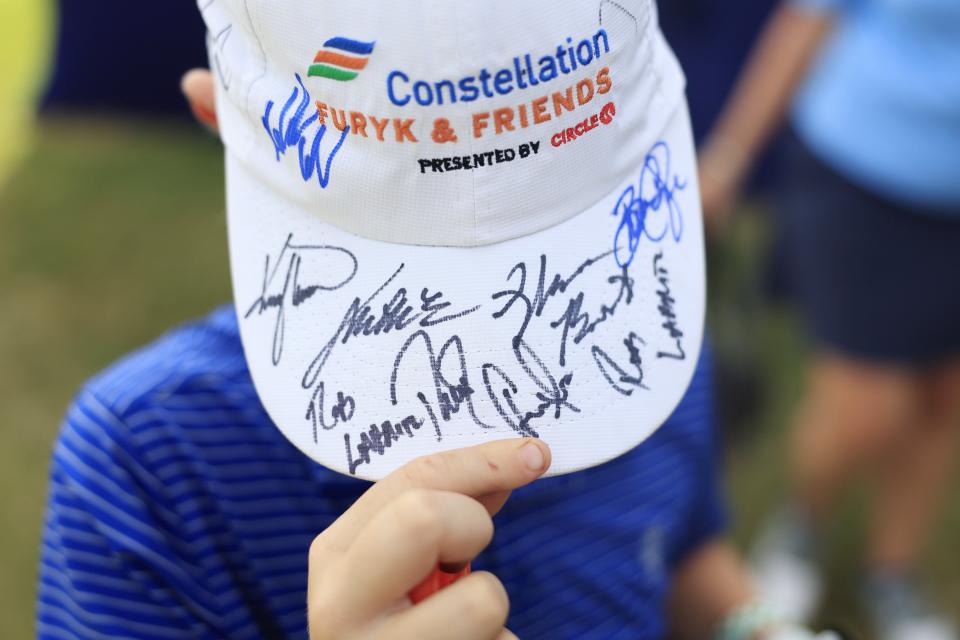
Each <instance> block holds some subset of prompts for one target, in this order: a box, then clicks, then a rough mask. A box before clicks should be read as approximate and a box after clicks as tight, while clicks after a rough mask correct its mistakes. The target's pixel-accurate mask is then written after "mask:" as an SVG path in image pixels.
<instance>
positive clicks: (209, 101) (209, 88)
mask: <svg viewBox="0 0 960 640" xmlns="http://www.w3.org/2000/svg"><path fill="white" fill-rule="evenodd" d="M180 90H181V91H183V95H185V96H186V97H187V102H189V103H190V109H191V110H192V111H193V115H194V117H195V118H196V119H197V120H199V121H200V123H201V124H203V125H206V126H207V127H209V128H210V129H212V130H214V131H216V130H217V109H216V101H215V99H214V91H213V75H212V74H211V73H210V71H209V69H193V70H191V71H188V72H187V73H186V74H184V76H183V79H182V80H181V81H180Z"/></svg>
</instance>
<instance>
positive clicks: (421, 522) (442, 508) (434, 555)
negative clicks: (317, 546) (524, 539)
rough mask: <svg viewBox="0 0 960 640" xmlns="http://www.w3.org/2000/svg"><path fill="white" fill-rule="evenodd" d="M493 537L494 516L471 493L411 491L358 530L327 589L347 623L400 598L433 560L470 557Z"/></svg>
mask: <svg viewBox="0 0 960 640" xmlns="http://www.w3.org/2000/svg"><path fill="white" fill-rule="evenodd" d="M492 537H493V521H492V520H491V519H490V515H489V514H488V513H487V511H486V509H484V508H483V506H482V505H481V504H480V503H479V502H477V501H476V500H474V499H473V498H468V497H467V496H464V495H462V494H459V493H451V492H447V491H430V490H425V489H415V490H410V491H408V492H407V493H405V494H403V495H402V496H400V497H399V498H397V499H396V500H394V501H393V502H392V503H391V504H390V505H388V506H387V507H385V508H384V509H382V510H381V511H380V513H378V514H377V516H376V517H375V518H374V519H373V520H372V521H371V522H370V524H369V525H368V526H367V527H366V528H364V530H363V531H362V532H361V533H360V535H359V536H358V537H357V540H356V541H355V542H354V543H353V544H352V545H351V546H350V549H349V550H348V551H347V552H346V554H345V555H344V556H343V558H342V560H341V561H340V562H339V563H338V565H337V568H336V570H335V571H334V574H333V575H332V576H331V581H330V582H331V584H332V585H333V586H332V587H331V591H329V592H328V594H329V595H330V596H331V597H334V596H335V597H337V598H338V602H337V607H339V608H340V610H341V612H342V615H344V616H345V617H346V618H347V619H346V620H345V621H344V622H346V623H347V624H350V623H352V622H355V621H361V620H366V619H369V618H371V617H373V616H375V615H376V614H377V613H379V612H380V611H382V610H383V609H385V608H387V607H389V606H391V605H392V604H394V603H395V602H396V601H397V600H398V599H402V598H403V597H405V596H406V594H407V592H409V591H410V590H411V589H412V588H414V587H415V586H416V585H417V584H419V583H420V582H421V581H422V580H423V579H424V578H425V577H427V575H429V574H430V572H431V571H433V570H434V569H435V568H436V566H437V563H465V562H469V561H470V560H472V559H473V558H474V557H475V556H476V555H477V554H478V553H480V551H482V550H483V549H484V547H486V546H487V545H488V544H490V540H491V538H492ZM343 584H350V589H349V590H345V589H343V588H342V585H343ZM322 591H323V589H322V588H321V592H322Z"/></svg>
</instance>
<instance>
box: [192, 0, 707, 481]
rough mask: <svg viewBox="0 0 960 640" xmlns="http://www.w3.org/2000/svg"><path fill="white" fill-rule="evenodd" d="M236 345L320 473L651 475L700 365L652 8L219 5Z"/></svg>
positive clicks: (690, 154)
mask: <svg viewBox="0 0 960 640" xmlns="http://www.w3.org/2000/svg"><path fill="white" fill-rule="evenodd" d="M199 5H200V8H201V10H202V12H203V15H204V18H205V20H206V22H207V25H208V28H209V50H210V58H211V67H212V69H213V70H214V73H215V75H216V77H217V111H218V118H219V123H220V130H221V133H222V136H223V140H224V143H225V145H226V172H227V196H228V199H227V210H228V227H229V242H230V260H231V271H232V278H233V287H234V297H235V303H236V308H237V312H238V315H239V323H240V334H241V338H242V341H243V347H244V351H245V354H246V358H247V361H248V363H249V367H250V372H251V375H252V377H253V381H254V384H255V385H256V389H257V392H258V393H259V395H260V397H261V399H262V401H263V404H264V406H265V407H266V409H267V411H268V412H269V414H270V416H271V418H272V419H273V420H274V422H275V423H276V424H277V426H278V427H279V429H280V430H281V431H282V432H283V433H284V435H285V436H286V437H287V438H289V439H290V440H291V441H292V442H293V443H294V444H295V445H296V446H297V447H299V448H300V449H301V450H302V451H303V452H304V453H306V454H307V455H309V456H310V457H312V458H314V459H315V460H317V461H318V462H320V463H322V464H324V465H326V466H327V467H330V468H332V469H335V470H337V471H340V472H343V473H347V474H351V475H355V476H358V477H362V478H367V479H378V478H381V477H383V476H384V475H386V474H388V473H389V472H391V471H392V470H393V469H395V468H397V467H398V466H399V465H401V464H403V463H404V462H407V461H409V460H410V459H412V458H414V457H416V456H419V455H422V454H427V453H431V452H435V451H438V450H445V449H453V448H459V447H463V446H468V445H473V444H477V443H481V442H484V441H488V440H492V439H500V438H505V437H511V436H533V437H539V438H542V439H543V440H545V441H546V442H548V443H549V444H550V446H551V449H552V452H553V466H552V468H551V473H553V474H557V473H566V472H571V471H576V470H579V469H583V468H586V467H589V466H592V465H596V464H599V463H602V462H604V461H606V460H609V459H611V458H614V457H615V456H617V455H619V454H621V453H624V452H626V451H628V450H629V449H631V448H633V447H634V446H636V445H637V444H639V443H640V442H641V441H643V440H644V439H645V438H647V437H648V436H649V435H650V434H651V433H653V432H654V431H655V430H656V429H657V427H658V426H659V425H660V424H662V423H663V422H664V420H666V419H667V417H668V416H669V415H670V414H671V413H672V412H673V410H674V409H675V408H676V406H677V404H678V403H679V402H680V399H681V398H682V396H683V395H684V393H685V391H686V388H687V386H688V384H689V382H690V379H691V378H692V376H693V372H694V368H695V366H696V363H697V359H698V354H699V351H700V346H701V341H702V337H703V319H704V307H705V290H704V253H703V229H702V223H701V214H700V204H699V193H698V188H697V180H696V166H695V158H694V151H693V142H692V139H691V133H690V126H689V116H688V113H687V108H686V102H685V98H684V78H683V74H682V72H681V70H680V67H679V65H678V64H677V62H676V60H675V58H674V57H673V54H672V53H671V52H670V50H669V48H668V46H667V44H666V43H665V41H664V39H663V36H662V34H661V32H660V30H659V27H658V24H657V16H656V7H655V4H654V2H653V1H652V0H617V1H613V0H593V1H590V0H565V1H561V2H558V1H557V0H524V1H523V2H518V1H517V0H487V1H486V2H466V1H462V0H461V1H453V0H448V1H445V2H440V1H426V0H424V1H420V2H397V1H396V0H393V1H387V0H368V1H367V2H362V3H354V2H343V1H342V0H341V1H337V2H334V1H332V0H199Z"/></svg>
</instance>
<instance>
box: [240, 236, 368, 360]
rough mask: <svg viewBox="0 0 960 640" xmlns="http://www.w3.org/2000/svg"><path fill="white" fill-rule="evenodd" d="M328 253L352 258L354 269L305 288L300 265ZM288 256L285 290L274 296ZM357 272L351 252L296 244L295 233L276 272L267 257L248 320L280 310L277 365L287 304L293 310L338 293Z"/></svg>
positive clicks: (274, 351)
mask: <svg viewBox="0 0 960 640" xmlns="http://www.w3.org/2000/svg"><path fill="white" fill-rule="evenodd" d="M325 252H329V253H337V254H340V255H342V256H345V257H346V258H348V259H349V261H350V263H351V265H352V266H351V267H349V269H348V270H349V273H346V272H345V273H344V274H343V275H342V277H340V278H339V279H336V280H334V281H333V283H331V284H311V285H307V286H301V285H300V265H301V264H303V257H304V255H312V256H315V255H316V254H318V253H325ZM288 256H289V260H288V262H287V270H286V274H285V275H284V277H283V285H282V287H281V288H280V289H279V290H276V289H274V290H273V291H272V292H271V291H268V290H269V289H271V287H272V286H273V284H274V283H275V282H278V279H277V273H278V272H279V271H280V266H281V264H283V262H284V258H287V257H288ZM357 268H358V262H357V258H356V256H354V255H353V254H352V253H351V252H350V251H348V250H346V249H344V248H342V247H332V246H328V245H315V244H294V242H293V234H292V233H291V234H289V235H288V236H287V239H286V241H285V242H284V243H283V247H282V248H281V249H280V253H279V255H277V257H276V260H274V261H273V262H272V268H271V259H270V256H269V255H268V256H267V257H266V259H265V260H264V265H263V285H262V287H261V289H260V297H259V298H257V299H256V300H254V302H253V304H251V305H250V307H249V309H247V313H246V314H245V315H244V318H249V317H250V316H252V315H253V314H254V313H256V314H257V315H263V314H264V313H266V312H267V311H268V310H270V309H276V310H277V318H276V325H275V326H274V329H273V347H272V349H271V357H272V359H273V364H274V365H277V364H279V363H280V359H281V358H282V357H283V343H284V336H285V334H286V309H287V303H288V302H289V304H290V305H291V306H293V308H297V307H299V306H301V305H302V304H303V303H305V302H306V301H307V300H309V299H311V298H312V297H313V296H315V295H316V294H317V293H318V292H320V291H336V290H337V289H339V288H341V287H343V286H345V285H346V284H347V283H349V282H350V281H351V280H353V278H354V276H355V275H356V274H357Z"/></svg>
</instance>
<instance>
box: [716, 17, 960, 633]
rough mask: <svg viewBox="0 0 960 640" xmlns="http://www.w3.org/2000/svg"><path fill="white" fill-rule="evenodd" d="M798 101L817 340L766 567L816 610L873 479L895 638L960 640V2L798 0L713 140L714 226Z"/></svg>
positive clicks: (871, 608)
mask: <svg viewBox="0 0 960 640" xmlns="http://www.w3.org/2000/svg"><path fill="white" fill-rule="evenodd" d="M788 111H789V112H790V114H791V116H790V121H791V125H792V130H793V136H792V137H793V139H792V141H791V149H790V153H789V154H788V158H787V166H786V167H785V171H784V180H785V185H784V188H783V190H782V193H781V195H780V197H779V203H778V204H779V206H778V209H779V213H780V214H781V220H780V226H781V229H780V231H781V233H782V235H783V238H784V240H785V242H784V250H785V252H786V255H785V256H784V258H785V262H786V264H787V267H788V270H789V277H790V279H791V286H792V291H793V293H794V295H795V296H796V299H797V302H798V304H799V308H800V310H801V314H802V317H803V320H804V322H805V324H806V327H807V329H808V331H809V333H810V334H811V336H812V340H813V342H814V345H815V352H814V355H813V358H812V362H811V365H810V370H809V380H808V389H807V392H806V397H805V399H804V400H803V401H802V403H801V406H800V408H799V410H798V411H797V413H796V417H795V421H794V425H793V437H792V447H791V451H790V454H791V458H792V475H793V492H792V495H791V496H790V500H789V501H788V503H787V504H786V505H785V506H784V507H783V508H782V509H781V510H780V511H779V512H778V513H777V514H776V515H775V517H773V518H772V520H771V522H770V523H768V525H767V527H766V528H765V531H764V532H763V533H762V535H761V539H760V543H759V544H758V547H757V549H756V552H755V570H756V574H757V578H758V580H759V581H760V584H761V586H762V587H763V589H764V590H765V592H766V593H767V594H768V595H770V597H771V598H772V599H774V600H775V601H778V602H779V604H780V606H781V607H782V608H783V609H784V610H785V612H787V613H788V614H789V615H791V616H794V617H796V618H797V619H800V620H804V619H809V617H810V616H811V615H812V614H813V613H814V611H815V609H816V607H817V604H818V602H819V599H820V597H821V594H822V586H823V585H822V579H821V575H820V569H819V567H818V562H817V561H818V554H817V539H818V529H819V528H820V527H821V526H822V525H823V524H824V523H825V522H826V520H827V518H828V517H829V515H830V512H831V508H832V507H833V506H834V503H835V501H836V499H837V498H838V497H839V494H840V493H841V491H842V490H844V489H846V488H847V487H848V486H850V484H851V482H852V481H853V480H855V479H858V478H860V477H863V476H865V475H867V476H868V477H871V478H873V479H876V481H877V482H876V493H875V498H876V503H875V511H874V513H873V520H872V523H871V526H870V527H869V540H868V541H867V544H866V546H865V553H866V555H865V558H864V559H863V562H864V566H863V576H862V589H863V596H864V599H865V605H866V608H867V610H868V612H869V613H870V614H871V616H872V619H873V623H874V626H875V628H876V632H877V634H878V637H881V638H884V639H886V638H889V639H891V640H893V639H896V640H927V639H930V640H932V639H937V640H940V639H945V640H946V639H951V638H957V637H958V635H957V631H956V627H955V626H954V625H952V624H949V623H948V622H947V621H946V620H945V619H944V618H943V617H941V616H938V615H936V614H935V613H933V612H934V611H935V607H933V606H932V605H931V603H929V602H928V601H927V598H926V597H925V596H924V593H923V589H922V588H921V587H920V586H918V584H917V582H918V580H917V578H916V567H917V565H918V561H919V558H920V556H921V553H922V551H923V549H924V545H925V542H926V541H927V539H928V537H929V536H930V534H931V532H932V531H933V529H934V524H935V518H936V515H937V513H938V510H939V506H940V504H941V502H942V499H943V498H944V495H943V494H944V492H945V490H946V488H947V486H948V480H949V478H950V475H951V471H952V468H953V463H954V461H955V457H956V456H955V454H956V441H957V434H958V432H960V3H958V2H956V0H792V1H788V2H784V3H783V4H782V6H781V7H780V8H779V9H778V10H777V11H776V12H775V14H774V15H773V17H772V18H771V20H770V22H769V23H768V26H767V27H766V29H765V32H764V34H763V35H762V36H761V38H760V40H759V42H758V44H757V47H756V48H755V51H754V53H753V54H752V56H751V58H750V61H749V62H748V64H747V66H746V68H745V70H744V72H743V74H742V77H741V79H740V80H739V82H738V84H737V86H736V88H735V90H734V92H733V94H732V97H731V99H730V100H729V102H728V105H727V107H726V108H725V111H724V112H723V114H722V115H721V117H720V119H719V120H718V122H717V124H716V125H715V127H714V129H713V131H712V133H711V134H710V136H708V139H707V141H706V142H705V144H704V145H703V147H702V149H701V153H700V173H701V185H702V192H703V201H704V214H705V216H706V217H707V222H708V224H709V225H710V226H712V227H713V229H714V230H715V231H716V230H717V229H719V228H721V227H722V226H723V223H724V222H725V220H726V217H727V213H728V211H729V210H730V208H731V205H732V203H733V201H734V199H735V197H736V195H737V191H738V189H739V187H740V185H741V183H742V181H743V180H744V177H745V176H746V175H747V174H748V172H749V170H750V168H751V165H752V164H753V163H754V162H755V159H756V157H757V155H758V154H759V153H760V152H761V151H762V149H763V148H764V146H765V144H766V142H767V140H768V138H769V136H770V135H771V134H772V132H774V131H775V130H776V129H777V127H778V125H779V124H780V123H781V121H782V120H783V119H784V116H785V114H786V113H787V112H788Z"/></svg>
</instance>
